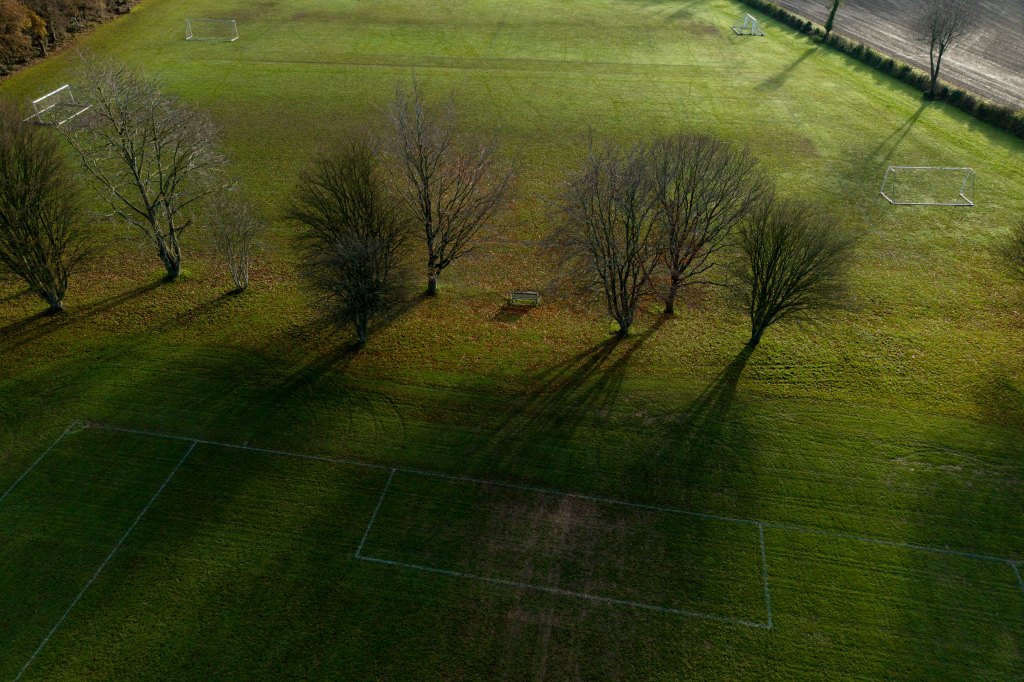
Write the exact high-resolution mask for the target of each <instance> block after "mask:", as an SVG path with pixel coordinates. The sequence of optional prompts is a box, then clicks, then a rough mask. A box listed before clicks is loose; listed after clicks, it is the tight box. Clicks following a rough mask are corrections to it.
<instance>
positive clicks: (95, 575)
mask: <svg viewBox="0 0 1024 682" xmlns="http://www.w3.org/2000/svg"><path fill="white" fill-rule="evenodd" d="M65 433H67V432H65ZM198 444H199V443H198V442H196V441H192V445H190V446H189V448H188V450H186V451H185V454H184V455H182V456H181V459H179V460H178V463H177V464H175V465H174V468H173V469H171V473H169V474H167V478H165V479H164V481H163V483H161V484H160V487H159V488H157V490H156V492H155V493H153V496H152V497H151V498H149V502H147V503H146V506H145V507H143V508H142V511H140V512H139V513H138V515H137V516H136V517H135V520H134V521H132V523H131V525H130V526H128V530H126V531H125V532H124V535H122V536H121V539H120V540H118V541H117V544H116V545H114V548H113V549H112V550H110V553H109V554H107V557H106V558H105V559H104V560H103V562H102V563H101V564H100V565H99V568H97V569H96V571H95V572H94V573H93V574H92V577H91V578H89V580H88V582H86V583H85V585H84V586H83V587H82V589H81V590H80V591H79V592H78V594H77V595H76V596H75V598H74V599H73V600H72V601H71V604H70V605H68V608H67V609H65V611H64V613H63V614H62V615H61V617H60V618H58V619H57V622H56V623H54V624H53V627H52V628H50V631H49V632H48V633H46V637H44V638H43V641H42V642H40V643H39V646H38V647H36V650H35V651H33V652H32V655H31V656H29V658H28V660H27V661H25V665H23V666H22V667H21V670H20V671H19V672H18V674H17V675H16V676H15V677H14V682H17V681H18V680H19V679H21V677H22V675H24V674H25V671H26V670H28V669H29V666H31V665H32V663H33V662H35V660H36V658H37V657H38V656H39V654H40V652H42V650H43V648H45V647H46V645H47V643H48V642H49V641H50V639H52V638H53V636H54V635H55V634H56V633H57V631H58V630H59V629H60V627H61V626H62V625H63V624H64V621H65V620H67V617H68V616H69V615H70V614H71V611H72V610H74V608H75V607H76V606H78V602H80V601H81V600H82V597H84V596H85V593H86V592H87V591H88V590H89V588H90V587H92V584H93V583H94V582H96V579H97V578H99V577H100V574H101V573H103V569H105V568H106V567H107V564H109V563H110V561H111V559H113V558H114V555H116V554H117V552H118V551H119V550H120V549H121V546H122V545H124V543H125V540H127V539H128V536H129V535H131V534H132V531H133V530H135V527H136V526H137V525H139V521H141V520H142V517H143V516H145V515H146V512H148V511H149V508H150V507H152V506H153V503H154V502H156V498H158V497H160V494H161V493H162V492H163V491H164V488H166V487H167V484H168V483H170V482H171V479H172V478H174V475H175V474H176V473H178V470H179V469H180V468H181V465H182V464H184V463H185V460H186V459H188V456H189V455H191V454H192V451H193V450H195V449H196V446H197V445H198Z"/></svg>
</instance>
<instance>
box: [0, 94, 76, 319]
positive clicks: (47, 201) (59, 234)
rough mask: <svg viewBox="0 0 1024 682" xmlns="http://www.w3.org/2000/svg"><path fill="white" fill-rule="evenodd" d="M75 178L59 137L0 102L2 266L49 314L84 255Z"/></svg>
mask: <svg viewBox="0 0 1024 682" xmlns="http://www.w3.org/2000/svg"><path fill="white" fill-rule="evenodd" d="M81 222H82V208H81V203H80V199H79V193H78V182H77V180H76V178H75V177H74V175H73V174H72V173H71V172H70V170H69V168H68V164H67V162H66V160H65V157H64V153H63V151H62V150H61V148H60V145H59V142H58V140H57V139H54V137H53V134H52V133H51V132H50V131H48V130H43V129H40V128H37V127H35V126H33V125H31V124H29V123H25V122H24V121H22V115H21V114H20V112H19V111H18V110H17V109H15V108H14V107H13V106H10V105H7V104H4V105H2V106H0V268H2V269H5V270H9V271H10V272H11V273H12V274H14V275H16V276H17V277H18V278H20V279H21V280H23V281H24V282H25V284H27V285H28V287H29V289H30V290H31V291H32V293H34V294H36V295H37V296H39V297H40V298H41V299H43V300H44V301H46V303H47V305H48V306H49V307H50V311H51V312H60V311H61V310H63V309H64V295H65V294H66V293H67V289H68V279H69V277H70V276H71V274H72V273H73V272H74V271H75V269H76V268H77V267H78V266H79V265H80V264H81V263H82V261H83V259H84V258H85V257H86V255H87V253H88V249H87V242H86V240H85V238H84V236H83V233H82V232H81V228H82V225H81Z"/></svg>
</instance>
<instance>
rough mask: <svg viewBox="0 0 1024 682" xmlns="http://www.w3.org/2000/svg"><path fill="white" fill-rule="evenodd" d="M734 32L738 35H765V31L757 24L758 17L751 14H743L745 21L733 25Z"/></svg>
mask: <svg viewBox="0 0 1024 682" xmlns="http://www.w3.org/2000/svg"><path fill="white" fill-rule="evenodd" d="M732 30H733V32H734V33H735V34H736V35H738V36H763V35H764V31H762V30H761V27H760V26H758V25H757V18H756V17H754V16H752V15H750V14H744V15H743V23H742V24H740V25H739V26H733V27H732Z"/></svg>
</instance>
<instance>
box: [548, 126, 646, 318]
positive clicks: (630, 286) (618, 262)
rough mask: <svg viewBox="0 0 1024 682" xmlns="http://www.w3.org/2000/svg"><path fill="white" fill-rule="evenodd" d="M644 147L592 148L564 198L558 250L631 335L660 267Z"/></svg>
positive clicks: (570, 183)
mask: <svg viewBox="0 0 1024 682" xmlns="http://www.w3.org/2000/svg"><path fill="white" fill-rule="evenodd" d="M647 152H648V150H647V149H646V148H644V147H642V146H640V145H636V146H634V147H631V148H628V149H622V148H620V147H614V146H606V147H602V148H600V149H598V148H595V147H593V145H592V146H591V149H590V153H589V154H588V156H587V158H586V160H585V161H584V163H583V166H582V168H580V170H579V171H578V172H577V173H576V174H575V175H574V176H573V177H572V178H571V179H570V180H569V182H568V183H567V185H566V189H565V193H564V195H563V197H562V210H563V216H564V223H563V225H562V227H561V228H560V229H559V232H558V234H557V237H556V248H557V249H558V252H559V254H560V256H561V257H562V258H564V259H566V260H567V265H568V266H569V268H570V269H571V270H572V272H573V273H574V274H575V275H577V276H578V278H579V279H580V283H582V284H583V285H584V286H585V287H587V288H593V289H596V290H598V291H599V292H600V294H601V295H602V296H603V298H604V300H605V304H606V306H607V310H608V315H609V316H611V318H612V319H613V320H615V321H616V322H617V323H618V326H619V328H618V334H619V335H620V336H626V335H627V334H629V329H630V327H631V326H632V324H633V320H634V319H635V317H636V311H637V308H638V307H639V305H640V302H641V300H642V299H643V296H644V295H645V294H646V293H647V292H648V291H649V285H650V282H651V275H652V273H653V272H654V269H655V268H656V267H657V264H658V256H659V254H660V253H661V247H662V242H663V240H662V236H661V233H660V231H659V222H658V191H657V185H656V182H655V178H654V175H653V173H651V169H650V163H649V160H648V155H647Z"/></svg>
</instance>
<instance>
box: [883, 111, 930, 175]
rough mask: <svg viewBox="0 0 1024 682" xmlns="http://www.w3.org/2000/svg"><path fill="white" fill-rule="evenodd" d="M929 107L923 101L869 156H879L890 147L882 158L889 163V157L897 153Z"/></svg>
mask: <svg viewBox="0 0 1024 682" xmlns="http://www.w3.org/2000/svg"><path fill="white" fill-rule="evenodd" d="M927 107H928V103H927V102H921V104H920V106H918V108H917V111H915V112H914V113H913V114H912V115H911V116H910V118H908V119H907V120H906V121H904V122H903V124H902V125H900V127H899V128H897V129H896V130H894V131H892V133H890V134H889V136H888V137H886V138H885V139H884V140H882V141H881V142H879V143H878V146H877V147H875V148H874V149H873V150H872V151H871V156H870V157H869V158H872V159H875V158H878V157H879V156H880V155H881V154H882V152H883V151H884V150H885V149H886V147H888V151H887V152H886V153H885V156H883V157H882V158H881V163H888V161H889V159H891V158H892V155H893V154H895V153H896V150H897V149H899V146H900V144H901V143H902V142H903V140H904V139H905V138H906V137H907V135H909V134H910V131H911V130H913V129H914V125H916V124H917V121H918V119H919V118H921V114H923V113H924V110H925V109H926V108H927Z"/></svg>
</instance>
